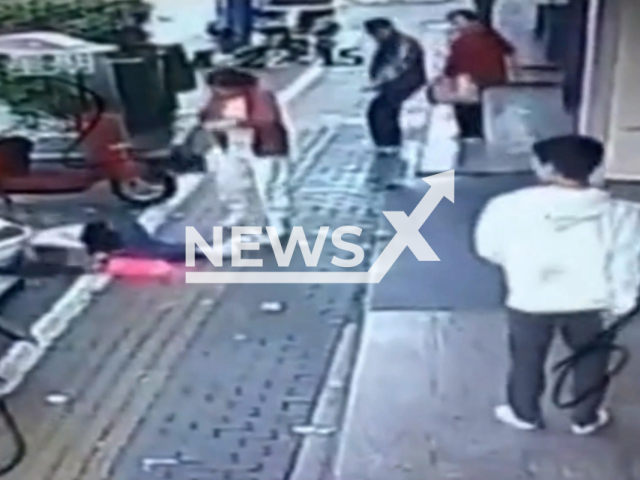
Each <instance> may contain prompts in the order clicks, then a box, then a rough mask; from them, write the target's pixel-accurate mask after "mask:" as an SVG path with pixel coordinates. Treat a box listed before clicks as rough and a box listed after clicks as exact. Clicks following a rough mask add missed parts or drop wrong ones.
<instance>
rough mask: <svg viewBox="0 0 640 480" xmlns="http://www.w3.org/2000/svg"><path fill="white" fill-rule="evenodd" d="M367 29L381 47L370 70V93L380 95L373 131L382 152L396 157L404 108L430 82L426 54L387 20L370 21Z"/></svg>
mask: <svg viewBox="0 0 640 480" xmlns="http://www.w3.org/2000/svg"><path fill="white" fill-rule="evenodd" d="M364 28H365V30H366V32H367V33H368V34H369V35H371V36H372V37H373V39H374V40H375V41H376V42H377V44H378V48H377V50H376V53H375V55H374V57H373V59H372V62H371V66H370V69H369V77H370V81H371V86H370V87H369V89H370V90H372V91H374V92H376V93H377V95H376V97H375V98H374V99H373V100H372V102H371V104H370V105H369V111H368V113H367V120H368V124H369V131H370V134H371V138H372V139H373V143H374V144H375V146H376V147H378V149H381V150H389V151H395V152H394V153H396V152H397V151H398V150H399V148H400V146H401V143H402V132H401V129H400V113H401V109H402V104H403V102H404V101H405V100H407V99H408V98H409V97H411V95H413V94H414V93H415V92H416V91H418V90H419V89H420V88H422V87H423V86H424V85H425V83H426V81H427V76H426V72H425V66H424V51H423V49H422V47H421V46H420V44H419V43H418V41H417V40H415V39H414V38H412V37H409V36H408V35H405V34H403V33H400V32H399V31H398V30H396V29H395V27H394V26H393V24H392V23H391V21H390V20H388V19H386V18H374V19H371V20H368V21H366V22H365V24H364Z"/></svg>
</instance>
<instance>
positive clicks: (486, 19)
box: [473, 0, 495, 27]
mask: <svg viewBox="0 0 640 480" xmlns="http://www.w3.org/2000/svg"><path fill="white" fill-rule="evenodd" d="M473 3H474V4H475V7H476V12H478V17H480V21H481V22H482V23H484V24H485V25H487V26H488V27H490V26H491V22H492V21H493V7H494V5H495V0H473Z"/></svg>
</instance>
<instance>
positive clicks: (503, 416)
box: [493, 405, 538, 430]
mask: <svg viewBox="0 0 640 480" xmlns="http://www.w3.org/2000/svg"><path fill="white" fill-rule="evenodd" d="M493 413H494V415H495V417H496V419H497V420H498V421H499V422H502V423H504V424H505V425H509V426H510V427H513V428H516V429H518V430H537V429H538V425H536V424H535V423H529V422H526V421H524V420H522V419H520V418H518V417H517V415H516V414H515V412H514V411H513V408H511V406H510V405H498V406H497V407H496V408H495V410H494V411H493Z"/></svg>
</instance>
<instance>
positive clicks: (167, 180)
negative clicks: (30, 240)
mask: <svg viewBox="0 0 640 480" xmlns="http://www.w3.org/2000/svg"><path fill="white" fill-rule="evenodd" d="M81 122H83V125H81V130H82V129H84V131H85V132H88V133H82V131H81V133H80V134H79V135H77V136H73V135H72V136H71V138H69V139H68V140H64V141H66V142H67V147H68V148H67V147H65V148H62V151H61V150H60V149H58V151H57V152H56V153H55V154H54V155H53V158H51V160H54V161H43V158H44V159H46V155H43V153H42V152H38V151H34V147H35V145H36V144H35V142H32V141H31V140H30V139H28V138H26V137H21V136H9V137H5V138H0V196H2V197H4V199H5V201H6V202H7V203H10V196H11V195H12V194H43V195H44V194H62V193H78V192H82V191H85V190H88V189H90V188H91V187H93V186H94V185H96V184H97V183H100V182H103V181H108V182H109V183H110V185H111V190H112V192H113V193H114V194H115V195H116V196H117V197H119V198H120V199H122V200H124V201H125V202H127V203H129V204H131V205H134V206H137V207H145V206H149V205H153V204H156V203H160V202H162V201H164V200H166V199H168V198H170V197H171V196H173V194H174V193H175V192H176V189H177V182H176V177H175V175H174V174H173V173H172V172H170V171H169V170H168V169H167V168H166V166H164V165H163V163H162V158H161V157H162V152H160V154H159V155H156V158H153V157H154V155H153V152H147V151H138V152H136V151H135V150H134V149H133V148H132V147H131V146H130V145H129V144H128V143H127V142H126V141H124V140H126V138H125V135H124V134H123V132H124V129H123V128H122V124H121V121H120V118H119V116H118V115H115V114H110V113H101V114H100V115H99V118H93V119H90V118H86V119H83V120H81ZM87 123H91V125H90V126H88V125H87ZM51 138H52V141H56V142H60V141H61V137H60V135H56V136H52V137H51ZM44 140H46V138H45V139H44ZM42 143H46V142H43V138H42V137H40V138H39V141H38V144H42ZM65 152H67V153H65ZM34 160H36V161H34Z"/></svg>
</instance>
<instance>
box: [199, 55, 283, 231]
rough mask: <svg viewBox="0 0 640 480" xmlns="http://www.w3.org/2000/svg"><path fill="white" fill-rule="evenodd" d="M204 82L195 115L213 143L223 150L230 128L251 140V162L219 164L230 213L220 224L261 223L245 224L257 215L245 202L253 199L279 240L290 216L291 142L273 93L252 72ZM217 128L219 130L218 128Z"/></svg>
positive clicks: (229, 71) (226, 71)
mask: <svg viewBox="0 0 640 480" xmlns="http://www.w3.org/2000/svg"><path fill="white" fill-rule="evenodd" d="M207 83H208V84H209V86H210V88H211V96H210V99H209V101H208V102H207V104H206V105H205V106H204V108H203V109H202V110H201V112H200V120H201V122H202V124H203V126H204V127H205V129H209V128H208V127H207V126H209V127H211V126H213V127H212V129H211V132H212V135H213V139H214V140H215V143H216V144H217V145H218V146H219V147H220V148H221V149H222V150H223V151H228V149H229V147H230V141H229V140H230V134H231V132H230V131H229V129H234V128H235V129H238V128H239V129H243V130H244V131H245V132H247V133H248V134H249V135H250V137H251V138H250V139H249V141H250V142H251V144H250V150H252V151H251V153H252V155H251V158H240V157H241V155H240V156H237V155H235V156H230V157H226V158H224V159H221V161H220V162H219V163H218V169H217V175H216V177H217V178H218V184H219V190H220V193H221V196H223V197H225V196H226V197H227V198H223V200H224V201H225V203H226V204H227V207H228V209H229V210H230V215H229V217H228V218H227V220H226V221H225V222H224V223H225V225H226V226H234V225H242V224H244V225H246V226H260V225H262V223H253V222H255V221H256V219H255V218H252V219H251V220H250V217H251V215H252V214H253V213H256V212H255V211H254V210H255V209H254V208H253V207H252V205H250V202H251V201H255V200H257V201H258V202H259V203H261V206H260V209H259V210H260V212H258V213H257V215H261V214H262V215H264V216H266V219H267V222H268V226H273V227H275V228H276V230H277V232H278V234H279V236H281V237H283V236H287V235H288V234H289V233H290V229H291V221H290V218H291V216H292V202H291V192H290V188H289V183H290V182H289V176H290V159H289V157H290V145H289V143H290V140H289V133H288V131H287V128H286V126H285V122H284V119H283V112H282V110H281V107H280V105H279V104H278V101H277V99H276V96H275V94H274V93H273V92H271V91H270V90H268V89H266V88H264V87H263V86H262V85H261V84H260V81H259V79H258V78H257V77H255V76H254V75H253V74H251V73H249V72H244V71H241V70H238V69H235V68H221V69H218V70H215V71H213V72H212V73H211V74H210V75H209V76H208V78H207ZM221 124H224V126H223V128H218V127H219V126H220V125H221ZM216 125H217V126H218V127H216ZM236 157H237V158H236ZM251 183H254V187H255V189H252V191H249V190H248V189H247V187H246V186H247V185H248V184H251ZM227 194H228V195H227ZM256 197H257V198H256ZM260 220H261V221H262V219H260Z"/></svg>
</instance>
